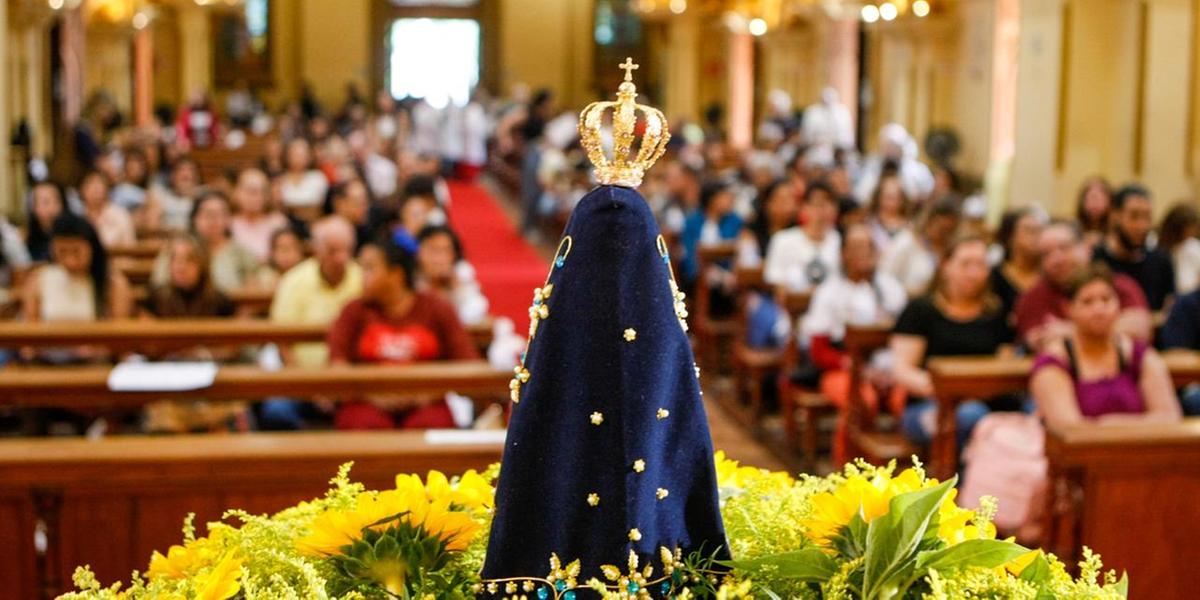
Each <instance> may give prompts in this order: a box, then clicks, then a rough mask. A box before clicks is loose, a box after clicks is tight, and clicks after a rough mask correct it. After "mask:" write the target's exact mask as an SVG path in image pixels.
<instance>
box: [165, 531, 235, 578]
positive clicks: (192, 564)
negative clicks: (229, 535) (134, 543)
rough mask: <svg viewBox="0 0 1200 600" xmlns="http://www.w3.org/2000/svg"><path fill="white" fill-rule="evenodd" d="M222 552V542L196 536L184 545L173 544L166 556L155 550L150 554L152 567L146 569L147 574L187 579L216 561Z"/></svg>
mask: <svg viewBox="0 0 1200 600" xmlns="http://www.w3.org/2000/svg"><path fill="white" fill-rule="evenodd" d="M220 552H221V548H220V544H219V543H218V542H217V541H216V540H212V539H209V538H196V539H193V540H190V541H188V542H186V543H184V544H183V545H182V546H180V545H178V544H176V545H174V546H171V547H170V548H168V549H167V554H166V556H163V555H162V554H161V553H159V552H158V551H157V550H155V551H154V553H153V554H151V555H150V568H149V569H147V570H146V576H147V577H149V578H150V579H152V580H154V579H186V578H188V577H190V576H191V575H193V574H194V573H196V572H197V571H199V570H201V569H203V568H204V567H207V566H209V565H211V564H212V563H213V562H215V561H216V560H217V558H219V556H220Z"/></svg>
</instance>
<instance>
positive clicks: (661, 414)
mask: <svg viewBox="0 0 1200 600" xmlns="http://www.w3.org/2000/svg"><path fill="white" fill-rule="evenodd" d="M669 416H671V411H669V410H667V409H665V408H660V409H658V420H659V421H661V420H663V419H665V418H667V417H669Z"/></svg>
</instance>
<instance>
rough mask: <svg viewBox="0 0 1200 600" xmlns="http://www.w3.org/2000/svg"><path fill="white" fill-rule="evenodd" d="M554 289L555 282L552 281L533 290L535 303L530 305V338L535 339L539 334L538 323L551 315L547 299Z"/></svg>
mask: <svg viewBox="0 0 1200 600" xmlns="http://www.w3.org/2000/svg"><path fill="white" fill-rule="evenodd" d="M552 291H554V284H552V283H547V284H546V285H545V287H540V288H537V289H535V290H533V304H532V305H531V306H530V307H529V338H530V339H533V337H534V336H535V335H537V329H538V323H539V322H541V320H542V319H545V318H548V317H549V316H550V307H548V306H546V300H549V299H550V292H552Z"/></svg>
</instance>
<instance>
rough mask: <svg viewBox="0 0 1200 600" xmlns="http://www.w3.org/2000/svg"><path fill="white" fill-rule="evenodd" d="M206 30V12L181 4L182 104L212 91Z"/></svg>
mask: <svg viewBox="0 0 1200 600" xmlns="http://www.w3.org/2000/svg"><path fill="white" fill-rule="evenodd" d="M209 29H210V26H209V21H208V11H207V10H204V9H203V8H201V7H199V6H196V5H195V4H193V3H192V2H185V3H182V5H181V6H180V8H179V40H180V44H179V46H180V52H179V54H180V63H181V64H180V69H179V87H180V92H181V93H182V94H183V97H184V100H185V101H187V100H188V99H190V98H191V97H192V94H194V93H196V92H201V91H207V90H210V89H212V47H211V43H212V40H211V38H212V36H211V35H210V34H209ZM297 43H299V42H297ZM339 85H340V83H339Z"/></svg>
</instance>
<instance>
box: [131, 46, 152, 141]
mask: <svg viewBox="0 0 1200 600" xmlns="http://www.w3.org/2000/svg"><path fill="white" fill-rule="evenodd" d="M133 122H134V123H135V124H137V125H138V126H139V127H146V126H149V125H152V124H153V122H154V34H153V33H152V32H151V31H150V28H149V27H144V28H142V29H141V30H140V31H138V32H137V33H135V34H134V35H133Z"/></svg>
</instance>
